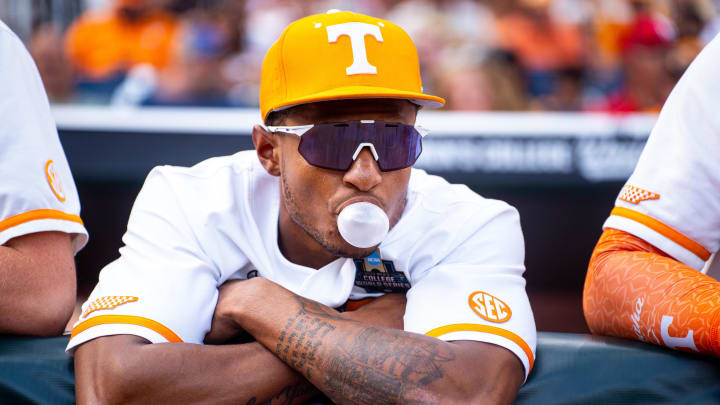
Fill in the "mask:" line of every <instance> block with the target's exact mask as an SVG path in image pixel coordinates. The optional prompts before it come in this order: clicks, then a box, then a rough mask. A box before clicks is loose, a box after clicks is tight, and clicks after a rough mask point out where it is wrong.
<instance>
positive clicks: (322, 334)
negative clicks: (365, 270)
mask: <svg viewBox="0 0 720 405" xmlns="http://www.w3.org/2000/svg"><path fill="white" fill-rule="evenodd" d="M403 312H404V297H402V296H397V295H393V294H391V295H387V296H385V297H382V298H380V299H378V300H376V301H375V302H373V303H371V304H368V305H366V306H364V307H362V308H361V309H359V310H357V311H354V312H347V313H342V314H341V313H339V312H337V311H335V310H333V309H331V308H328V307H326V306H323V305H321V304H319V303H317V302H314V301H310V300H307V299H305V298H302V297H299V296H297V295H295V294H293V293H291V292H290V291H288V290H285V289H284V288H282V287H280V286H278V285H277V284H275V283H272V282H270V281H268V280H265V279H263V278H254V279H251V280H247V281H235V282H231V283H228V284H226V285H225V286H223V287H222V290H221V294H220V299H219V300H218V305H217V308H216V312H215V317H214V319H213V330H212V331H211V332H210V334H209V335H208V337H207V340H210V341H212V340H222V339H223V338H226V337H228V336H230V335H232V334H233V333H234V332H235V331H239V330H244V331H246V332H248V333H249V334H250V335H252V336H253V337H254V338H255V340H256V341H255V342H253V343H246V344H239V345H225V346H212V345H192V344H183V343H172V344H155V345H151V344H146V343H147V342H146V341H144V339H142V338H138V337H133V336H114V337H103V338H98V339H95V340H93V341H90V342H88V343H85V344H83V345H81V346H80V347H79V348H78V349H77V352H76V357H75V364H76V379H77V390H78V403H87V402H100V401H99V400H101V399H102V400H107V401H108V402H123V403H128V402H133V401H136V402H149V401H150V400H151V399H152V398H155V399H158V400H165V401H167V400H171V399H172V400H174V401H175V402H197V401H200V400H202V401H204V402H208V403H210V402H217V403H224V402H233V403H243V404H258V403H284V404H293V403H302V402H303V401H305V400H306V399H308V398H310V397H311V396H313V395H315V394H316V393H317V390H319V391H322V392H323V393H324V394H326V395H327V396H328V397H329V398H330V399H332V400H333V401H334V402H336V403H340V404H386V403H388V404H389V403H393V404H394V403H413V404H431V403H443V404H452V403H483V402H488V403H509V402H511V401H512V399H513V398H514V397H515V395H516V393H517V390H518V388H519V386H520V385H521V383H522V381H523V367H522V364H521V363H520V361H519V360H518V359H517V358H516V357H515V355H514V354H512V353H511V352H510V351H508V350H506V349H504V348H501V347H498V346H495V345H491V344H486V343H481V342H443V341H440V340H438V339H435V338H432V337H428V336H423V335H418V334H414V333H409V332H404V331H402V330H401V329H402V314H403ZM264 401H265V402H264Z"/></svg>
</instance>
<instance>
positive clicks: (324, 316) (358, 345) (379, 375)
mask: <svg viewBox="0 0 720 405" xmlns="http://www.w3.org/2000/svg"><path fill="white" fill-rule="evenodd" d="M296 300H297V302H298V304H299V309H298V311H297V312H296V313H295V315H294V316H292V317H290V318H289V319H288V320H287V322H286V324H285V327H284V328H283V329H282V331H281V332H280V336H279V339H278V341H277V346H276V350H275V353H276V354H277V355H278V357H279V358H280V359H282V360H283V361H285V362H286V363H287V364H288V365H290V366H291V367H293V368H295V369H296V370H298V371H299V372H300V373H302V374H303V375H304V376H305V377H306V378H308V379H309V380H311V381H313V382H314V383H315V384H316V385H318V387H319V388H320V389H321V390H322V391H323V392H325V393H326V394H327V395H328V396H329V397H331V398H332V399H333V400H335V401H336V402H339V403H352V404H383V403H393V404H394V403H408V402H413V401H408V396H409V394H411V392H412V391H414V390H416V389H417V388H420V387H423V386H426V385H428V384H430V383H432V382H433V381H435V380H438V379H441V378H443V376H444V375H443V369H442V363H446V362H450V361H453V360H454V359H455V356H454V353H452V352H451V351H449V350H447V349H446V348H445V346H443V344H442V342H440V341H438V340H435V339H433V338H428V337H425V336H420V335H410V334H408V333H405V332H402V331H398V330H390V329H385V328H378V327H372V326H366V325H364V324H361V323H359V322H356V321H351V320H348V319H346V318H343V317H342V316H340V315H339V314H338V313H337V312H335V311H333V310H332V309H330V308H327V307H325V306H323V305H320V304H318V303H316V302H314V301H309V300H306V299H304V298H301V297H296ZM351 323H352V324H354V325H352V327H350V328H345V327H343V326H347V325H348V324H351ZM339 329H342V330H339ZM315 373H317V379H316V380H313V377H314V376H315ZM410 396H412V395H410ZM417 403H430V402H427V401H425V402H423V401H417Z"/></svg>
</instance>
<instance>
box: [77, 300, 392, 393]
mask: <svg viewBox="0 0 720 405" xmlns="http://www.w3.org/2000/svg"><path fill="white" fill-rule="evenodd" d="M227 292H228V289H227V288H226V287H225V286H223V287H221V289H220V298H219V300H220V302H223V301H224V300H225V299H226V298H227V296H228V294H227ZM404 309H405V298H404V296H399V295H398V294H389V295H387V296H385V297H381V298H379V299H377V300H375V302H373V303H370V304H368V305H365V306H363V307H362V308H360V309H359V310H357V311H353V312H352V313H351V312H348V313H346V314H345V316H346V317H348V318H349V319H350V318H352V319H362V320H364V321H367V322H371V323H373V324H377V325H383V326H386V327H394V328H398V329H401V328H402V314H403V313H404ZM220 321H221V320H219V319H218V317H217V316H215V317H214V319H213V330H212V331H211V332H210V334H209V335H208V337H207V338H206V341H216V342H217V341H221V340H224V339H225V338H229V337H231V336H232V335H234V334H235V333H234V332H233V331H229V330H228V329H224V333H221V332H220V330H223V328H219V327H218V325H217V324H218V322H220ZM213 334H214V336H213ZM75 375H76V377H75V378H76V380H77V384H76V390H77V400H78V403H79V404H85V403H87V404H90V403H98V402H102V401H100V400H101V399H102V400H103V401H107V402H111V403H123V404H132V403H152V402H158V403H169V402H172V403H175V404H181V403H198V402H202V403H238V404H261V403H276V402H277V403H282V404H300V403H303V402H305V401H306V400H307V399H309V398H311V397H313V396H314V395H317V394H318V391H317V389H315V387H313V385H312V384H310V383H308V382H307V380H306V379H305V378H303V377H302V376H301V375H300V374H298V373H297V372H296V371H294V370H293V369H292V368H290V367H289V366H287V365H286V364H285V363H283V362H282V361H280V360H279V359H278V358H277V357H276V356H275V355H274V354H273V353H272V352H270V351H269V350H268V349H266V348H265V347H264V346H262V345H261V344H259V343H256V342H253V343H245V344H234V345H224V346H214V345H197V344H186V343H162V344H150V343H149V342H148V341H147V340H145V339H143V338H141V337H137V336H130V335H120V336H107V337H102V338H97V339H95V340H92V341H90V342H87V343H84V344H82V345H80V346H79V347H78V348H77V350H76V352H75Z"/></svg>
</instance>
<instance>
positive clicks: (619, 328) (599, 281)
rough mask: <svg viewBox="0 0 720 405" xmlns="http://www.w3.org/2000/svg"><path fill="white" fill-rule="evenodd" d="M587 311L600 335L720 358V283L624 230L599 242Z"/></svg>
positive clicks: (586, 297) (585, 302) (592, 327)
mask: <svg viewBox="0 0 720 405" xmlns="http://www.w3.org/2000/svg"><path fill="white" fill-rule="evenodd" d="M583 310H584V312H585V319H586V320H587V323H588V326H589V327H590V330H591V331H592V332H593V333H596V334H603V335H612V336H618V337H624V338H630V339H637V340H642V341H645V342H651V343H655V344H658V345H665V346H668V347H671V348H674V349H682V350H689V351H699V352H702V353H707V354H712V355H715V356H719V355H720V338H719V336H720V334H719V332H720V282H718V281H716V280H715V279H713V278H711V277H709V276H706V275H704V274H702V273H700V272H699V271H697V270H695V269H692V268H690V267H688V266H685V265H684V264H682V263H680V262H678V261H676V260H673V259H671V258H670V257H668V255H667V254H665V253H664V252H662V251H661V250H659V249H657V248H656V247H655V246H653V245H651V244H650V243H648V242H646V241H644V240H642V239H640V238H637V237H635V236H633V235H631V234H629V233H626V232H623V231H619V230H616V229H612V228H608V229H606V230H605V232H603V234H602V237H601V238H600V240H599V241H598V244H597V246H596V247H595V251H594V252H593V255H592V258H591V260H590V266H589V268H588V274H587V278H586V279H585V290H584V294H583Z"/></svg>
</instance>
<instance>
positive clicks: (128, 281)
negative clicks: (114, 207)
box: [68, 168, 220, 350]
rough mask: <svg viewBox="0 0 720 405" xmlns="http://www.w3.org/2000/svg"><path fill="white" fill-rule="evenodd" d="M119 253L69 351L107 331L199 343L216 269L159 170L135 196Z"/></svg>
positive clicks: (215, 282)
mask: <svg viewBox="0 0 720 405" xmlns="http://www.w3.org/2000/svg"><path fill="white" fill-rule="evenodd" d="M123 242H124V243H125V246H124V247H123V248H121V249H120V258H119V259H117V260H116V261H114V262H112V263H110V264H109V265H107V266H106V267H105V268H104V269H103V270H102V271H101V272H100V276H99V282H98V284H97V286H96V287H95V289H94V290H93V292H92V294H91V295H90V297H89V298H88V300H87V302H85V303H84V304H83V306H82V315H81V317H80V319H79V320H78V322H77V323H76V324H75V325H74V327H73V331H72V335H71V339H70V342H69V344H68V350H72V349H74V348H75V347H77V346H78V345H79V344H82V343H84V342H87V341H88V340H91V339H94V338H97V337H100V336H107V335H118V334H129V335H136V336H140V337H143V338H145V339H147V340H149V341H150V342H152V343H162V342H188V343H202V341H203V339H204V336H205V334H206V333H207V332H208V331H209V330H210V324H211V321H212V315H213V312H214V309H215V304H216V302H217V296H218V285H219V284H220V272H219V270H218V269H217V267H216V266H214V265H213V263H212V261H211V260H210V259H209V258H208V257H207V255H206V254H205V252H204V251H203V249H202V248H201V247H200V245H199V244H198V242H197V239H196V238H195V233H194V232H193V229H192V227H191V226H190V224H189V221H188V218H187V217H186V215H185V212H184V211H183V209H182V203H181V196H179V195H177V194H175V193H174V192H173V188H172V186H171V184H170V182H169V181H168V180H167V178H166V175H165V174H164V173H163V169H161V168H156V169H154V170H153V171H152V172H151V173H150V175H149V176H148V178H147V180H146V182H145V185H144V186H143V188H142V190H141V192H140V194H139V195H138V197H137V200H136V201H135V204H134V206H133V209H132V212H131V214H130V219H129V222H128V229H127V232H126V233H125V235H124V236H123Z"/></svg>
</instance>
